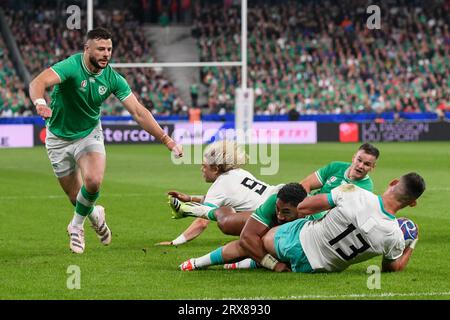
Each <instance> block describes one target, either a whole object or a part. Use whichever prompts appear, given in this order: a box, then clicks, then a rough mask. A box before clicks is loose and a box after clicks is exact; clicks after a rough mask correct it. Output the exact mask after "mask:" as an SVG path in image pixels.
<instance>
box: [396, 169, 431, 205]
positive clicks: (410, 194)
mask: <svg viewBox="0 0 450 320" xmlns="http://www.w3.org/2000/svg"><path fill="white" fill-rule="evenodd" d="M399 184H400V188H401V189H400V190H401V194H399V195H398V196H399V200H400V201H401V202H402V203H403V204H404V205H409V204H411V202H413V201H414V200H416V199H418V198H419V197H420V196H421V195H422V193H423V192H424V191H425V180H423V178H422V177H421V176H420V175H418V174H417V173H415V172H410V173H408V174H405V175H404V176H402V177H401V178H400V182H399Z"/></svg>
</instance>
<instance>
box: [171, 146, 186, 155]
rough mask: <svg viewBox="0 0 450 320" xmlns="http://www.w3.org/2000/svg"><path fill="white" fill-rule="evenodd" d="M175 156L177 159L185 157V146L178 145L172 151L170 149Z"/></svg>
mask: <svg viewBox="0 0 450 320" xmlns="http://www.w3.org/2000/svg"><path fill="white" fill-rule="evenodd" d="M170 150H171V151H172V153H173V154H174V156H175V158H181V157H182V156H183V146H182V145H181V144H176V145H174V147H173V148H172V149H170Z"/></svg>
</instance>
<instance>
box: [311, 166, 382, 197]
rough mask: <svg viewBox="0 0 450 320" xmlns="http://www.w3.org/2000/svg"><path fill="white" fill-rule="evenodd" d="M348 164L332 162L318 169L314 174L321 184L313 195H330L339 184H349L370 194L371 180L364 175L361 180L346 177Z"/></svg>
mask: <svg viewBox="0 0 450 320" xmlns="http://www.w3.org/2000/svg"><path fill="white" fill-rule="evenodd" d="M350 166H351V163H350V162H339V161H334V162H331V163H329V164H328V165H326V166H325V167H322V168H320V169H319V170H317V171H316V172H315V174H316V177H317V179H319V181H320V182H321V183H322V187H321V188H320V189H319V190H318V191H316V192H313V194H318V193H330V191H331V190H332V189H334V188H336V187H339V186H340V185H341V184H345V183H351V184H354V185H356V186H358V187H360V188H362V189H365V190H367V191H370V192H372V191H373V182H372V179H371V178H370V177H369V176H368V175H366V176H365V177H364V178H362V179H361V180H351V179H350V178H349V177H348V171H349V170H350Z"/></svg>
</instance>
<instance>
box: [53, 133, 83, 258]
mask: <svg viewBox="0 0 450 320" xmlns="http://www.w3.org/2000/svg"><path fill="white" fill-rule="evenodd" d="M45 147H46V149H47V154H48V157H49V159H50V162H51V164H52V168H53V171H54V173H55V175H56V177H57V178H58V181H59V184H60V185H61V188H62V189H63V190H64V192H65V193H66V195H67V196H68V198H69V200H70V202H71V203H72V204H73V205H74V206H75V205H76V197H77V194H78V192H79V190H80V188H81V185H82V180H81V174H80V171H79V170H77V167H76V162H75V159H74V156H73V151H74V148H75V147H74V143H73V142H71V141H66V140H63V139H60V138H58V137H57V136H55V135H54V134H52V133H51V132H50V131H49V130H48V129H47V137H46V140H45ZM83 221H84V219H82V218H81V217H76V216H74V218H73V219H72V221H71V222H70V223H69V225H68V226H67V233H68V234H69V238H70V244H69V246H70V249H71V250H72V251H73V252H75V253H83V251H84V229H83Z"/></svg>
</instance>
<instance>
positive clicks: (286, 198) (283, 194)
mask: <svg viewBox="0 0 450 320" xmlns="http://www.w3.org/2000/svg"><path fill="white" fill-rule="evenodd" d="M307 195H308V193H307V192H306V190H305V188H303V186H302V185H301V184H299V183H297V182H291V183H288V184H285V185H284V186H283V187H282V188H281V189H280V191H278V194H277V198H278V199H280V200H281V201H283V202H285V203H288V204H290V205H291V206H294V207H296V206H298V204H299V203H300V202H302V201H303V199H305V198H306V196H307Z"/></svg>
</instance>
